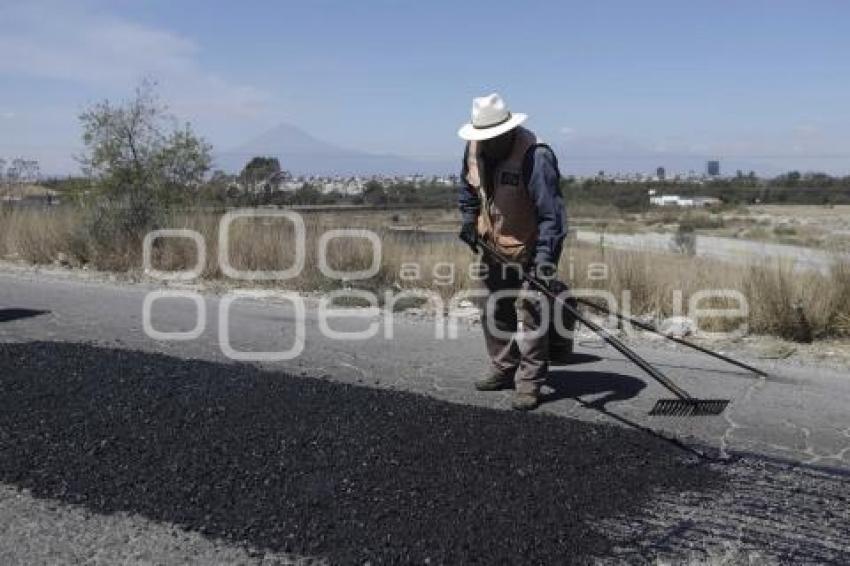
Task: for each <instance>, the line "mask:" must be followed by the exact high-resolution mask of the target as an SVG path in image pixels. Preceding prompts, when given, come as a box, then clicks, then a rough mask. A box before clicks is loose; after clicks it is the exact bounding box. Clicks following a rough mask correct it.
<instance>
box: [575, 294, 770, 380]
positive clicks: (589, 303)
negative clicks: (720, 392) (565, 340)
mask: <svg viewBox="0 0 850 566" xmlns="http://www.w3.org/2000/svg"><path fill="white" fill-rule="evenodd" d="M575 299H576V301H578V302H579V303H581V304H583V305H585V306H588V307H590V308H593V309H596V310H598V311H600V312H603V313H605V314H608V315H613V316H616V317H617V318H618V319H620V320H626V321H628V322H629V323H630V324H633V325H635V326H637V327H638V328H641V329H643V330H646V331H649V332H653V333H655V334H658V335H659V336H663V337H664V338H667V339H668V340H671V341H673V342H676V343H677V344H681V345H683V346H687V347H688V348H693V349H694V350H698V351H700V352H702V353H703V354H708V355H709V356H712V357H715V358H717V359H720V360H723V361H724V362H727V363H730V364H732V365H736V366H738V367H740V368H744V369H746V370H749V371H751V372H753V373H755V374H758V375H761V376H764V377H767V372H765V371H762V370H760V369H758V368H755V367H753V366H751V365H747V364H745V363H744V362H739V361H738V360H735V359H732V358H730V357H728V356H724V355H723V354H721V353H719V352H715V351H713V350H709V349H708V348H703V347H702V346H699V345H698V344H694V343H692V342H688V341H687V340H682V339H681V338H677V337H675V336H670V335H669V334H665V333H663V332H661V331H660V330H657V329H655V328H653V327H652V326H650V325H648V324H645V323H643V322H641V321H639V320H636V319H634V318H631V317H628V316H626V315H624V314H621V313H618V312H616V311H611V310H609V309H608V308H606V307H603V306H601V305H598V304H596V303H594V302H593V301H589V300H587V299H582V298H580V297H575Z"/></svg>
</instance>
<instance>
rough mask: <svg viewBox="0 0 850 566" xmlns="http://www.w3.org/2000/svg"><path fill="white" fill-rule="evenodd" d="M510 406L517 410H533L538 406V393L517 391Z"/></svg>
mask: <svg viewBox="0 0 850 566" xmlns="http://www.w3.org/2000/svg"><path fill="white" fill-rule="evenodd" d="M511 406H512V407H513V408H514V409H516V410H517V411H533V410H534V409H536V408H537V407H539V406H540V394H539V393H517V394H516V395H514V399H513V401H512V402H511Z"/></svg>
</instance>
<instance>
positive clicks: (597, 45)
mask: <svg viewBox="0 0 850 566" xmlns="http://www.w3.org/2000/svg"><path fill="white" fill-rule="evenodd" d="M848 19H850V4H847V3H839V2H832V1H827V0H815V1H802V0H795V1H791V0H771V1H768V0H751V1H746V2H734V3H733V2H723V1H721V2H717V1H708V0H695V1H692V2H679V1H674V0H649V1H646V2H628V1H625V0H623V1H607V2H598V3H586V2H556V1H554V0H553V1H549V2H537V3H533V4H529V5H517V4H516V3H510V4H509V3H499V2H492V1H491V2H487V3H483V2H477V1H473V2H463V3H457V2H452V3H449V2H445V1H435V2H428V3H421V2H413V1H405V0H402V1H391V0H364V1H363V2H357V3H351V2H343V1H341V0H339V1H333V0H322V1H318V2H289V1H286V2H275V3H254V2H245V3H239V4H236V3H217V2H213V3H211V2H201V1H200V0H185V1H181V2H167V1H165V0H151V1H147V2H124V1H121V2H106V1H105V0H82V1H80V2H75V3H68V2H59V1H56V0H34V1H30V2H12V1H5V2H0V52H2V53H3V54H4V56H3V58H2V59H0V157H5V158H14V157H27V158H36V159H38V160H39V161H40V162H41V164H42V171H44V172H46V173H68V172H74V171H77V170H78V168H77V166H76V163H75V162H74V160H73V155H74V154H75V153H78V152H79V150H80V130H79V126H78V123H77V119H76V117H77V115H78V114H79V112H80V111H81V110H82V109H84V108H85V107H86V106H87V105H89V104H91V103H93V102H96V101H99V100H102V99H104V98H109V99H111V100H120V99H122V98H127V97H128V96H130V93H131V92H132V89H133V88H134V86H135V85H136V84H137V83H138V81H139V80H140V79H141V78H142V77H152V78H154V79H156V80H157V81H158V82H159V85H160V87H159V88H160V92H161V95H162V97H163V100H164V101H165V102H166V103H167V104H168V105H169V106H170V108H171V110H172V112H173V113H174V114H175V115H176V116H177V117H178V118H179V119H181V120H189V121H191V122H192V123H193V125H194V127H195V129H196V131H198V132H199V133H200V134H202V135H204V136H205V137H206V138H207V139H208V140H209V141H210V142H211V143H212V144H213V145H214V146H215V148H216V151H217V152H218V153H219V154H225V153H227V152H229V151H233V150H235V149H238V148H239V147H240V146H242V145H244V144H247V143H248V142H250V141H251V140H253V139H255V138H257V137H258V136H261V135H262V134H263V133H264V132H267V131H269V130H272V129H274V128H275V127H276V126H278V124H281V123H284V124H292V125H294V126H297V127H300V128H302V129H303V130H305V131H306V132H308V133H309V134H311V135H312V136H315V137H316V138H318V139H319V140H323V141H325V142H328V143H329V144H331V145H335V146H338V147H341V148H346V149H350V150H354V151H358V152H365V153H372V154H391V155H392V156H395V157H399V158H403V159H413V160H419V161H423V162H425V163H429V164H431V165H432V166H434V167H435V168H439V170H440V171H442V170H443V168H445V167H448V168H451V167H453V165H452V164H453V163H458V162H459V153H460V152H461V151H462V143H461V142H460V140H458V139H457V138H456V136H455V132H456V130H457V128H458V126H459V125H460V124H461V123H463V122H464V121H466V120H467V119H468V113H469V106H470V102H471V98H472V97H473V96H476V95H480V94H485V93H488V92H491V91H498V92H500V93H501V94H502V95H503V96H504V97H505V99H506V100H507V102H508V104H509V105H510V106H511V107H512V109H514V110H515V111H519V112H527V113H528V114H530V119H529V122H528V124H529V126H530V127H531V128H533V129H534V130H535V131H537V132H538V133H539V134H540V135H541V136H542V137H543V138H544V139H545V140H546V141H547V142H549V143H551V144H552V145H553V146H554V147H555V149H556V151H557V153H558V156H559V159H560V160H561V164H562V168H563V169H564V172H565V173H566V174H578V175H587V174H592V172H594V171H598V170H600V169H602V170H606V171H611V172H615V171H620V172H643V173H646V174H652V173H653V172H655V171H656V168H657V167H664V168H665V169H666V171H667V174H668V176H669V175H670V174H671V173H672V172H674V171H688V170H694V171H705V167H706V162H707V161H708V160H713V159H718V160H720V161H721V164H722V169H723V172H724V173H725V174H730V173H731V172H734V171H736V170H737V169H741V170H742V171H744V172H748V171H750V170H754V171H756V172H757V173H759V174H760V175H775V174H777V173H780V172H784V171H788V170H800V171H824V172H827V173H832V174H845V175H846V174H850V134H848V133H847V132H850V108H848V105H847V104H846V101H847V100H848V98H850V96H848V95H850V59H848V57H847V56H846V55H847V53H848V52H850V49H848V47H850V39H848V37H847V34H846V30H845V27H846V26H845V24H846V22H847V21H848ZM464 22H475V26H474V27H475V29H474V30H473V29H468V30H467V29H465V28H464ZM488 31H489V36H488V33H487V32H488ZM482 34H483V38H482ZM508 35H509V37H510V38H511V41H510V45H509V46H508V45H507V44H506V43H505V41H504V38H505V37H506V36H508ZM488 39H489V43H488ZM284 166H286V164H285V163H284ZM446 172H447V173H448V172H451V171H446Z"/></svg>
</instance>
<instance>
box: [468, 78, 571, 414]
mask: <svg viewBox="0 0 850 566" xmlns="http://www.w3.org/2000/svg"><path fill="white" fill-rule="evenodd" d="M526 118H527V116H526V115H525V114H518V113H513V114H512V113H511V112H510V111H509V110H508V108H507V107H506V106H505V103H504V101H503V100H502V98H501V97H500V96H499V95H498V94H491V95H489V96H484V97H481V98H475V99H474V100H473V101H472V122H471V123H469V124H465V125H464V126H463V127H462V128H461V129H460V130H459V131H458V135H459V136H460V137H461V138H462V139H464V140H466V141H467V144H466V151H465V153H464V159H463V169H462V173H461V179H462V181H463V182H462V186H461V190H460V196H459V199H458V201H459V206H460V211H461V215H462V217H463V227H462V228H461V232H460V238H461V240H463V241H464V242H466V243H467V244H469V246H470V247H471V248H472V250H473V252H476V253H477V251H478V241H479V239H481V240H484V241H486V242H488V243H489V244H490V245H491V246H493V247H495V248H496V249H497V250H498V251H499V252H501V253H502V255H504V256H506V257H508V258H509V259H510V260H511V261H512V262H515V265H516V266H521V268H522V269H529V270H534V273H535V274H537V275H538V276H543V278H544V279H548V280H551V278H552V277H553V276H554V273H555V272H556V271H557V264H558V259H559V258H560V255H561V247H562V245H563V241H564V237H565V236H566V230H567V227H566V217H565V216H566V215H565V211H564V201H563V197H562V195H561V190H560V173H559V171H558V162H557V160H556V158H555V154H554V153H553V152H552V150H551V148H549V146H547V145H545V144H543V143H541V142H540V141H539V140H538V139H537V137H536V136H535V135H534V134H533V133H532V132H531V131H529V130H527V129H525V128H523V127H521V126H520V124H522V123H523V122H524V121H525V120H526ZM482 262H483V265H482V269H483V270H485V271H486V277H484V284H485V287H486V288H487V290H488V291H489V292H490V293H491V294H492V293H496V292H498V291H510V292H511V293H510V295H509V296H504V293H500V295H501V296H499V297H496V298H495V305H489V304H488V308H485V309H484V311H485V314H484V319H483V321H482V322H483V327H484V337H485V342H486V346H487V352H488V354H489V356H490V361H491V364H492V368H491V370H490V372H489V373H488V375H486V376H485V377H484V378H483V379H480V380H479V381H476V383H475V387H476V388H477V389H479V390H481V391H495V390H499V389H505V388H509V387H511V386H512V385H513V386H514V387H515V389H516V392H515V394H514V399H513V403H512V404H513V407H514V409H518V410H526V411H527V410H532V409H535V408H537V406H538V405H539V404H540V387H541V385H542V384H543V382H544V380H545V379H546V373H547V371H548V360H549V333H548V332H547V328H544V327H543V325H545V324H547V319H551V315H552V311H551V303H544V301H545V298H544V297H543V296H542V295H541V294H540V293H539V292H536V291H532V290H531V289H529V288H528V285H527V284H524V283H523V280H522V277H521V275H520V273H519V269H517V268H516V267H514V268H508V269H505V268H504V266H502V265H501V264H499V262H498V261H497V260H496V259H495V258H493V257H490V256H488V254H486V253H484V254H483V255H482ZM511 295H512V296H511ZM493 299H494V297H493V296H492V295H491V296H490V297H488V303H489V302H491V301H492V300H493ZM491 308H492V310H493V313H492V316H490V313H489V312H488V311H489V310H491ZM546 309H548V312H546V313H545V315H544V311H545V310H546Z"/></svg>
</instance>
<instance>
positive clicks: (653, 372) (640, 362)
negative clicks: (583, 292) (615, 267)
mask: <svg viewBox="0 0 850 566" xmlns="http://www.w3.org/2000/svg"><path fill="white" fill-rule="evenodd" d="M478 244H479V245H480V246H481V247H482V248H483V249H484V250H485V251H486V252H488V253H489V254H490V255H492V256H493V257H495V258H496V259H497V260H499V262H500V263H503V264H507V263H510V262H509V261H508V259H507V258H506V257H505V256H503V255H502V254H500V253H499V252H498V251H496V249H495V248H493V247H492V246H490V245H489V244H488V243H487V242H485V241H483V240H481V239H479V240H478ZM522 277H523V279H525V280H526V281H528V282H529V283H531V284H532V285H534V286H535V287H537V289H538V290H539V291H540V292H542V293H543V294H544V295H546V296H547V297H549V298H550V299H552V300H553V301H555V302H557V303H558V304H559V305H561V307H563V308H564V309H566V310H567V312H569V313H570V315H571V316H573V317H574V318H575V319H576V320H578V321H579V322H581V323H582V324H583V325H585V326H587V327H588V328H589V329H590V330H592V331H593V332H595V333H596V334H598V335H599V337H600V338H602V339H603V340H605V341H606V342H607V343H608V344H610V345H611V346H612V347H613V348H615V349H616V350H617V351H618V352H620V353H621V354H623V355H624V356H625V357H626V358H628V359H629V360H631V361H632V362H633V363H634V364H635V365H637V366H638V367H639V368H640V369H642V370H643V371H644V372H646V373H647V375H649V376H650V377H651V378H652V379H654V380H655V381H657V382H658V383H660V384H661V385H662V386H664V387H665V388H666V389H667V390H668V391H670V392H671V393H672V394H673V395H675V396H676V397H678V398H679V399H681V400H683V401H693V400H694V398H693V397H691V396H690V395H689V394H688V392H687V391H685V390H684V389H682V388H681V387H679V386H678V385H676V384H675V383H673V382H672V381H671V380H670V378H668V377H667V376H666V375H664V374H663V373H661V372H660V371H658V370H657V369H655V368H654V367H652V366H651V365H650V364H649V362H647V361H646V360H644V359H643V358H642V357H640V356H639V355H638V354H637V353H636V352H634V351H633V350H632V349H631V348H629V347H628V346H626V345H625V344H623V343H622V342H621V341H620V339H619V338H617V337H616V336H614V335H612V334H611V333H609V332H608V331H607V330H605V329H604V328H602V327H601V326H599V325H597V324H594V323H592V322H590V321H589V320H586V319H585V318H584V317H582V316H581V314H579V312H578V311H577V310H576V309H574V308H573V307H572V306H571V305H570V304H568V303H567V302H566V301H564V300H563V299H562V298H561V297H559V296H557V295H555V293H553V292H552V291H550V290H549V288H548V287H546V285H544V284H543V283H541V282H540V280H538V279H537V278H536V277H532V276H531V275H529V274H528V273H526V271H525V270H522Z"/></svg>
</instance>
